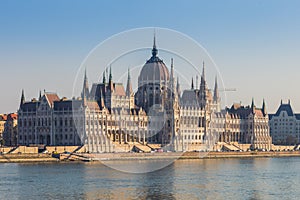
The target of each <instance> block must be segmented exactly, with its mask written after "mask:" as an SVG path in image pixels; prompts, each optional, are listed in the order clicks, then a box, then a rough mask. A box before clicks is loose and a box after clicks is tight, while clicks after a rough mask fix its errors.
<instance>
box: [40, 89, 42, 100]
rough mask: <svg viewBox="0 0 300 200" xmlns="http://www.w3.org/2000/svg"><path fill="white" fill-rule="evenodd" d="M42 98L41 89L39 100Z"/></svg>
mask: <svg viewBox="0 0 300 200" xmlns="http://www.w3.org/2000/svg"><path fill="white" fill-rule="evenodd" d="M41 100H42V91H41V90H40V94H39V101H41Z"/></svg>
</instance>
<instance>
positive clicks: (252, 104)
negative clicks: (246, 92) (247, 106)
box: [251, 97, 254, 108]
mask: <svg viewBox="0 0 300 200" xmlns="http://www.w3.org/2000/svg"><path fill="white" fill-rule="evenodd" d="M251 108H254V98H253V97H252V102H251Z"/></svg>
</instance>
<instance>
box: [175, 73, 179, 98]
mask: <svg viewBox="0 0 300 200" xmlns="http://www.w3.org/2000/svg"><path fill="white" fill-rule="evenodd" d="M176 90H177V94H178V96H180V84H179V77H178V76H177V86H176Z"/></svg>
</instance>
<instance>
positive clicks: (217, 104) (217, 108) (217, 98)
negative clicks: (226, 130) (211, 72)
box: [213, 76, 221, 112]
mask: <svg viewBox="0 0 300 200" xmlns="http://www.w3.org/2000/svg"><path fill="white" fill-rule="evenodd" d="M220 101H221V98H220V95H219V88H218V80H217V76H216V78H215V88H214V97H213V103H214V105H215V109H214V110H215V111H217V112H220V110H221V105H220Z"/></svg>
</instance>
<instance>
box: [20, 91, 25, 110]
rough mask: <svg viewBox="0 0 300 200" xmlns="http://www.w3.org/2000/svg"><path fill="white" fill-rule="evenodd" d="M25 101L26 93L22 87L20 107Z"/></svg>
mask: <svg viewBox="0 0 300 200" xmlns="http://www.w3.org/2000/svg"><path fill="white" fill-rule="evenodd" d="M24 103H25V95H24V89H22V95H21V102H20V107H21V106H22V105H23V104H24Z"/></svg>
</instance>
